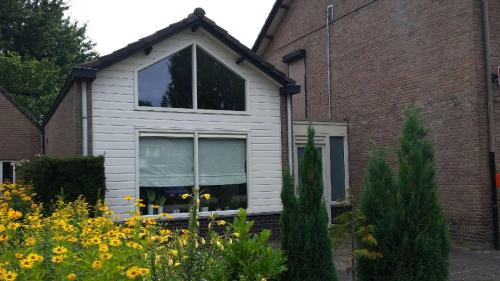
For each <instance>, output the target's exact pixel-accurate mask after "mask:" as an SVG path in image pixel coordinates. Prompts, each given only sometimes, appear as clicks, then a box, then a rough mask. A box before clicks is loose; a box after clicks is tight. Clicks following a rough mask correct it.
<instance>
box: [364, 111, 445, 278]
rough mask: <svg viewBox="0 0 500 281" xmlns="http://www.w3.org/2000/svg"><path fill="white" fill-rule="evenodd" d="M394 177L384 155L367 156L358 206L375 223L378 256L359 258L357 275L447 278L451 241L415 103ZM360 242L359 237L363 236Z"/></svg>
mask: <svg viewBox="0 0 500 281" xmlns="http://www.w3.org/2000/svg"><path fill="white" fill-rule="evenodd" d="M405 115H406V117H405V121H404V125H403V128H402V132H401V137H400V148H399V152H398V160H399V161H398V162H399V177H398V182H397V183H394V182H393V180H392V178H393V177H392V171H391V169H390V167H389V165H388V164H387V161H386V160H385V158H384V157H381V156H380V155H378V156H375V157H373V158H372V159H371V161H370V165H369V169H368V177H367V184H366V185H367V188H366V191H365V194H364V196H363V200H362V202H361V205H360V212H361V213H362V214H363V215H364V216H365V217H366V219H367V223H370V224H373V225H375V226H376V230H375V239H376V240H377V241H378V244H377V246H376V248H377V251H379V252H380V253H381V254H382V259H379V260H367V259H359V260H358V274H359V275H358V277H359V280H363V281H365V280H387V281H417V280H419V281H426V280H428V281H441V280H443V281H444V280H448V264H449V250H450V242H449V238H448V230H447V225H446V220H445V217H444V215H443V213H442V210H441V207H440V204H439V198H438V189H437V182H436V165H435V160H434V151H433V148H432V144H431V143H430V142H429V140H428V139H427V130H426V129H425V128H424V127H423V125H422V122H421V120H420V117H419V113H418V111H417V110H416V109H407V110H406V113H405ZM361 243H362V242H361Z"/></svg>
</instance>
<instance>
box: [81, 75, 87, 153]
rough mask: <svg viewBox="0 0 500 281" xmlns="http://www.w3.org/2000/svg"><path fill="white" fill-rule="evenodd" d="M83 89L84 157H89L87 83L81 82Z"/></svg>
mask: <svg viewBox="0 0 500 281" xmlns="http://www.w3.org/2000/svg"><path fill="white" fill-rule="evenodd" d="M81 87H82V155H83V156H88V153H89V151H88V150H89V149H88V144H89V143H88V122H87V118H88V116H87V81H86V80H82V81H81Z"/></svg>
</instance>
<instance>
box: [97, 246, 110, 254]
mask: <svg viewBox="0 0 500 281" xmlns="http://www.w3.org/2000/svg"><path fill="white" fill-rule="evenodd" d="M108 251H109V248H108V245H106V244H100V245H99V252H101V253H106V252H108Z"/></svg>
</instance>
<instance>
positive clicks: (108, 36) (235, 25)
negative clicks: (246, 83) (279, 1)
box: [67, 0, 274, 55]
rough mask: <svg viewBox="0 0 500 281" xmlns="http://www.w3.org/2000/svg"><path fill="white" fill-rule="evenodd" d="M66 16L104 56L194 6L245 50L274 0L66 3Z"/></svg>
mask: <svg viewBox="0 0 500 281" xmlns="http://www.w3.org/2000/svg"><path fill="white" fill-rule="evenodd" d="M68 4H69V5H70V9H69V11H68V12H67V15H68V16H70V17H71V19H73V20H77V21H78V22H80V23H87V36H88V37H89V38H91V39H92V41H93V42H95V43H97V45H96V46H95V49H96V50H97V51H98V52H99V54H100V55H106V54H108V53H110V52H113V51H115V50H117V49H119V48H122V47H124V46H125V45H127V44H129V43H132V42H134V41H136V40H138V39H140V38H142V37H144V36H148V35H150V34H152V33H154V32H156V31H157V30H160V29H162V28H164V27H166V26H168V25H169V24H171V23H174V22H177V21H179V20H182V19H184V18H185V17H187V15H188V14H190V13H192V12H193V10H194V9H195V8H196V7H201V8H203V9H204V10H205V12H206V16H207V17H209V18H210V19H212V20H213V21H215V22H216V23H217V24H218V25H219V26H221V27H222V28H224V29H226V30H227V31H228V32H229V33H230V34H231V35H233V36H234V37H236V39H238V40H240V42H242V43H243V44H245V45H246V46H248V47H250V48H251V47H252V45H253V43H254V41H255V39H256V38H257V35H258V33H259V31H260V29H261V27H262V25H263V24H264V21H265V20H266V18H267V15H268V14H269V12H270V11H271V7H272V6H273V4H274V0H250V1H249V0H68Z"/></svg>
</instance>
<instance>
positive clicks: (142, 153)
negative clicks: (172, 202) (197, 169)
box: [139, 137, 194, 187]
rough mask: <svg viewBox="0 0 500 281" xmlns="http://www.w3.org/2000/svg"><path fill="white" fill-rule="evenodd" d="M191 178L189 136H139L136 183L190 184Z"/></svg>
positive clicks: (191, 164) (191, 151)
mask: <svg viewBox="0 0 500 281" xmlns="http://www.w3.org/2000/svg"><path fill="white" fill-rule="evenodd" d="M193 179H194V174H193V139H191V138H164V137H141V138H140V140H139V184H140V186H143V187H174V186H193V185H194V180H193Z"/></svg>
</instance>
